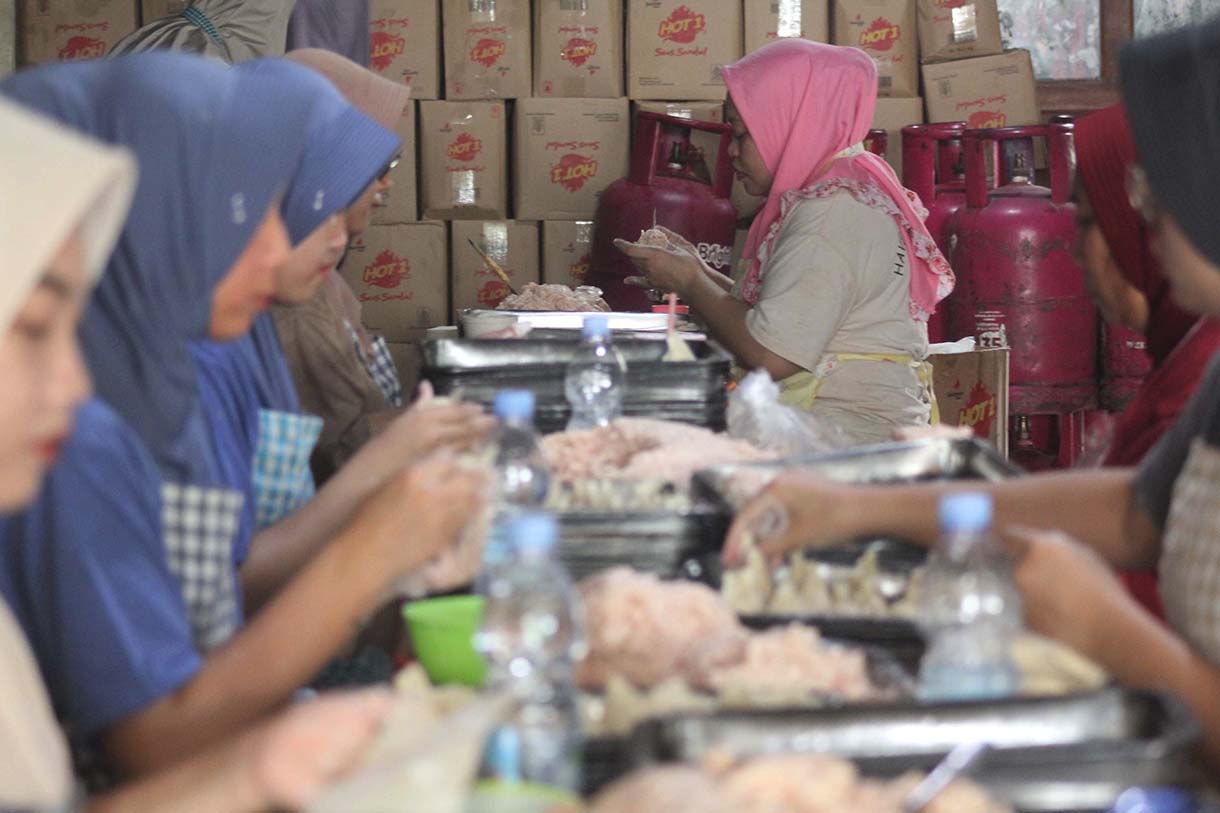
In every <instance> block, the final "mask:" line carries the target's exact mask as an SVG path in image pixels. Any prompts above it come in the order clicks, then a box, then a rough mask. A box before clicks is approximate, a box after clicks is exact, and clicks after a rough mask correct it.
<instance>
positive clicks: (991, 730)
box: [627, 687, 1200, 813]
mask: <svg viewBox="0 0 1220 813" xmlns="http://www.w3.org/2000/svg"><path fill="white" fill-rule="evenodd" d="M962 742H987V743H989V744H991V746H992V748H993V750H992V751H991V752H990V753H989V754H988V755H987V757H986V758H985V760H984V761H983V762H982V763H981V764H980V766H979V767H978V768H976V769H975V770H974V771H973V772H972V775H973V776H974V777H975V778H976V779H977V780H978V781H979V782H980V783H981V784H982V785H983V786H984V787H986V788H988V789H989V790H991V791H992V792H993V793H994V794H995V795H996V796H997V798H1000V799H1002V800H1004V801H1006V802H1008V803H1010V804H1012V805H1013V806H1014V807H1015V808H1016V809H1017V810H1020V811H1022V812H1023V813H1050V811H1055V812H1056V813H1061V812H1062V811H1104V810H1108V809H1109V808H1110V806H1111V805H1112V804H1113V803H1114V801H1115V799H1116V798H1117V797H1118V795H1119V794H1120V793H1121V792H1122V791H1123V790H1125V789H1126V788H1128V787H1131V786H1134V785H1145V786H1147V785H1169V786H1180V787H1194V786H1196V785H1197V784H1198V783H1199V781H1200V769H1199V765H1198V764H1197V763H1196V761H1195V759H1194V756H1193V754H1194V751H1195V749H1196V747H1197V746H1198V743H1199V728H1198V725H1197V724H1196V723H1195V722H1194V720H1193V718H1192V717H1191V716H1190V714H1189V712H1188V711H1187V710H1186V708H1185V707H1184V706H1183V705H1182V704H1181V703H1179V702H1178V701H1176V700H1174V699H1173V698H1171V697H1169V696H1168V695H1164V694H1160V693H1156V692H1143V691H1132V690H1124V689H1120V688H1116V687H1111V688H1107V689H1103V690H1101V691H1097V692H1091V693H1086V694H1080V695H1072V696H1066V697H1058V698H1036V699H1016V700H1006V701H985V702H970V703H953V704H916V703H903V704H888V705H873V706H867V705H866V706H855V707H852V708H850V709H847V708H825V709H812V710H800V709H797V710H791V709H789V710H782V711H779V710H776V711H771V710H764V711H725V712H715V713H711V714H687V715H675V716H672V717H669V718H665V719H658V720H651V721H648V722H645V723H644V724H642V725H641V726H639V727H638V728H637V729H636V730H635V732H634V733H633V735H632V738H631V742H630V744H629V745H628V747H627V753H631V754H633V755H635V758H636V759H637V760H638V761H639V762H640V763H645V764H647V763H659V762H671V761H683V762H685V761H699V760H702V759H704V758H706V757H708V756H709V755H715V754H717V753H720V752H728V753H731V754H733V755H735V756H736V757H738V758H750V757H755V756H761V755H764V754H774V753H777V752H797V753H817V754H823V755H831V756H836V757H841V758H845V759H850V760H853V761H854V762H855V763H856V764H857V765H858V766H859V767H860V768H861V770H862V771H863V772H864V773H866V774H869V775H875V776H886V775H890V776H892V775H897V774H900V773H902V772H905V771H910V770H927V769H929V768H931V767H933V766H934V765H935V764H936V763H937V762H939V761H940V760H941V759H943V758H944V756H945V755H946V754H947V753H948V752H949V751H950V750H951V749H952V748H953V747H954V746H955V745H957V744H959V743H962Z"/></svg>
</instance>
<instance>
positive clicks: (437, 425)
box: [369, 388, 496, 476]
mask: <svg viewBox="0 0 1220 813" xmlns="http://www.w3.org/2000/svg"><path fill="white" fill-rule="evenodd" d="M495 425H496V422H495V419H494V418H492V417H491V416H490V415H488V414H487V413H486V412H484V411H483V409H482V407H480V406H478V405H477V404H455V403H449V402H441V401H439V399H435V398H433V397H432V395H431V388H428V389H426V390H424V391H423V393H422V394H421V396H420V398H419V399H417V400H416V402H415V403H414V404H412V405H411V407H410V409H408V410H407V411H405V412H404V413H402V415H399V416H398V417H397V418H395V419H394V420H393V421H391V422H390V424H389V425H388V426H387V427H386V428H385V429H384V430H383V431H382V432H381V434H379V435H377V436H376V437H375V438H373V439H372V440H371V441H369V443H370V445H373V444H375V445H376V452H377V455H376V456H377V463H376V464H375V465H378V466H382V467H384V470H385V476H388V475H389V474H390V473H391V472H393V471H396V470H397V469H399V468H401V467H403V466H407V465H410V464H411V463H414V462H416V461H418V460H422V459H423V458H425V457H427V456H428V455H430V454H433V453H435V452H438V451H449V452H454V453H457V452H465V451H469V450H470V449H472V448H475V447H476V446H478V445H480V444H482V442H483V440H484V439H485V438H486V437H487V435H488V434H489V433H490V432H491V430H492V428H493V427H494V426H495Z"/></svg>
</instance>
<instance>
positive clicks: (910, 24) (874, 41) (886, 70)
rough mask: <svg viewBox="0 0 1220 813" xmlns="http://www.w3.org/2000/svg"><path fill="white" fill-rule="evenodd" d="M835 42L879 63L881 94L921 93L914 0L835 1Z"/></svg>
mask: <svg viewBox="0 0 1220 813" xmlns="http://www.w3.org/2000/svg"><path fill="white" fill-rule="evenodd" d="M834 21H835V24H834V43H835V45H850V46H852V47H853V48H859V49H861V50H863V51H864V52H865V53H866V54H868V55H869V56H871V57H872V58H873V61H874V62H876V63H877V95H878V96H898V97H902V96H907V97H911V96H918V95H919V36H918V34H917V33H916V27H915V0H835V5H834Z"/></svg>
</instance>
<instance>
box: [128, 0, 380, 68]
mask: <svg viewBox="0 0 1220 813" xmlns="http://www.w3.org/2000/svg"><path fill="white" fill-rule="evenodd" d="M338 1H339V2H345V3H346V2H349V0H338ZM295 5H296V3H295V2H294V0H193V2H192V3H191V4H190V5H189V6H187V7H186V8H185V9H184V10H183V11H182V12H181V13H180V14H174V15H171V16H169V17H163V18H161V19H160V20H155V21H153V22H151V23H149V24H148V25H146V26H144V27H143V28H139V29H137V30H135V31H133V32H132V33H131V34H128V35H127V36H126V37H124V38H123V39H121V40H119V42H118V43H117V44H116V45H115V46H114V48H113V49H111V51H110V54H111V56H115V55H118V54H130V53H135V52H137V51H152V50H157V49H161V50H171V51H186V52H188V53H194V54H203V55H205V56H213V57H216V58H217V59H220V60H222V61H224V62H228V63H230V64H233V63H237V62H246V61H247V60H251V59H258V58H259V57H265V56H283V55H284V43H285V42H286V41H287V39H288V19H289V17H291V16H292V10H293V7H294V6H295ZM365 58H366V59H367V58H368V57H367V55H366V57H365Z"/></svg>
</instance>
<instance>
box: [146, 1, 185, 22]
mask: <svg viewBox="0 0 1220 813" xmlns="http://www.w3.org/2000/svg"><path fill="white" fill-rule="evenodd" d="M190 4H191V0H143V2H142V3H140V21H141V24H142V25H148V24H149V23H152V22H156V21H157V20H160V19H161V18H162V17H168V16H170V15H171V14H181V13H182V12H183V11H184V10H185V9H186V7H187V6H189V5H190Z"/></svg>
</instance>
